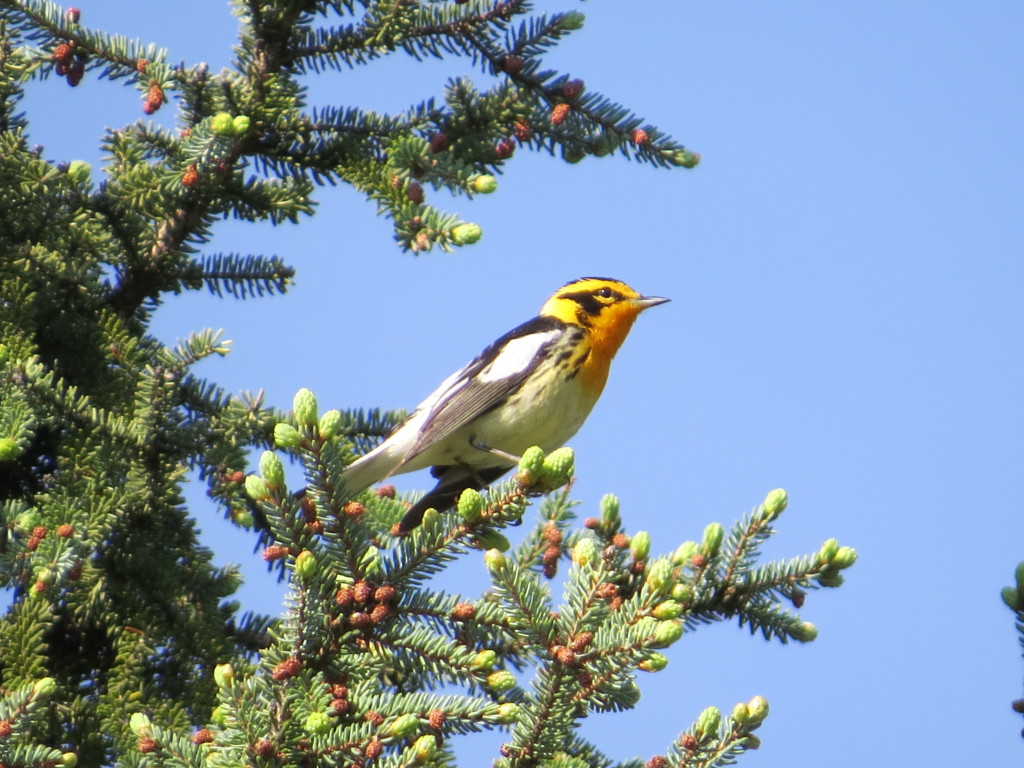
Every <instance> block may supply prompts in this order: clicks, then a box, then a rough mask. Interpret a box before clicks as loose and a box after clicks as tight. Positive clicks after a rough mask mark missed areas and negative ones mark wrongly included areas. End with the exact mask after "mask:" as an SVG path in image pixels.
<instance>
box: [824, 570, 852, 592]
mask: <svg viewBox="0 0 1024 768" xmlns="http://www.w3.org/2000/svg"><path fill="white" fill-rule="evenodd" d="M845 581H846V579H845V578H844V577H843V575H842V574H841V573H839V572H838V571H835V570H833V569H832V568H831V567H830V568H829V569H828V570H826V571H823V572H822V573H821V574H820V575H819V576H818V578H817V582H818V584H820V585H821V586H823V587H828V588H830V589H835V588H836V587H841V586H843V583H844V582H845Z"/></svg>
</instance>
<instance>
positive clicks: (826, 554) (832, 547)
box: [818, 539, 839, 563]
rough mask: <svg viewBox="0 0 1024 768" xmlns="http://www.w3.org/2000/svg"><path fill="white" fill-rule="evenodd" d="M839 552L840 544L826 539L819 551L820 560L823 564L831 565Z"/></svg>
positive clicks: (834, 540)
mask: <svg viewBox="0 0 1024 768" xmlns="http://www.w3.org/2000/svg"><path fill="white" fill-rule="evenodd" d="M838 551H839V542H838V541H837V540H836V539H826V541H825V543H824V544H822V545H821V549H819V550H818V559H819V560H821V561H822V562H823V563H831V562H832V559H833V558H834V557H835V556H836V552H838Z"/></svg>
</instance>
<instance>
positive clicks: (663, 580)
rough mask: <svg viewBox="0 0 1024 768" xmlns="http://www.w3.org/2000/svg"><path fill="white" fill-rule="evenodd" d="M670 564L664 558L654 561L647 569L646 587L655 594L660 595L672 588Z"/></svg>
mask: <svg viewBox="0 0 1024 768" xmlns="http://www.w3.org/2000/svg"><path fill="white" fill-rule="evenodd" d="M672 585H673V583H672V563H670V562H669V561H668V560H666V559H665V558H664V557H662V558H659V559H657V560H655V561H654V564H653V565H651V567H650V568H648V569H647V586H648V587H649V588H650V589H651V590H653V591H654V592H655V593H656V594H659V595H662V594H665V593H666V592H668V591H669V590H670V589H671V588H672Z"/></svg>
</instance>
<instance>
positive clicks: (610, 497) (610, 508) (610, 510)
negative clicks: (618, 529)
mask: <svg viewBox="0 0 1024 768" xmlns="http://www.w3.org/2000/svg"><path fill="white" fill-rule="evenodd" d="M599 506H600V508H601V520H602V522H604V524H605V526H606V527H608V528H611V527H614V526H615V525H616V524H617V523H618V522H619V520H620V517H619V497H618V496H616V495H615V494H614V493H606V494H605V495H604V496H602V497H601V503H600V505H599Z"/></svg>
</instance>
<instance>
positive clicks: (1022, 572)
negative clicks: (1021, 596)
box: [1013, 561, 1024, 592]
mask: <svg viewBox="0 0 1024 768" xmlns="http://www.w3.org/2000/svg"><path fill="white" fill-rule="evenodd" d="M1013 579H1014V581H1015V582H1017V589H1018V590H1020V591H1021V592H1024V561H1022V562H1020V563H1018V564H1017V569H1016V570H1015V571H1014V572H1013Z"/></svg>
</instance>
